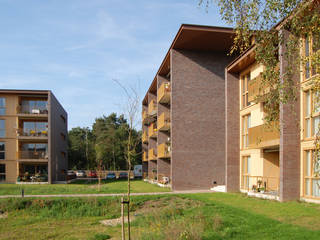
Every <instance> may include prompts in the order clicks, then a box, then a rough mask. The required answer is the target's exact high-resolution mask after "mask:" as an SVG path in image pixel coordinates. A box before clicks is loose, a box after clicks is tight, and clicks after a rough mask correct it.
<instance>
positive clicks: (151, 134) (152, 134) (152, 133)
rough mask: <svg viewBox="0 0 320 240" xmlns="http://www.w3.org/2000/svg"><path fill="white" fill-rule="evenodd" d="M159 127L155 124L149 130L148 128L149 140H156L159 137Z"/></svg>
mask: <svg viewBox="0 0 320 240" xmlns="http://www.w3.org/2000/svg"><path fill="white" fill-rule="evenodd" d="M157 131H158V129H157V126H156V124H154V123H151V124H150V126H149V128H148V135H149V138H156V137H157Z"/></svg>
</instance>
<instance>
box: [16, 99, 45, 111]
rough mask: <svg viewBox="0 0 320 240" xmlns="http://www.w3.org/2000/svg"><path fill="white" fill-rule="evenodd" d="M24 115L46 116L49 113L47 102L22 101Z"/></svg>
mask: <svg viewBox="0 0 320 240" xmlns="http://www.w3.org/2000/svg"><path fill="white" fill-rule="evenodd" d="M21 111H22V113H32V114H40V113H41V114H46V113H48V108H47V101H46V100H22V102H21Z"/></svg>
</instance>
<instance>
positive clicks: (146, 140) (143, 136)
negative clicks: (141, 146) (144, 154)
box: [142, 131, 148, 143]
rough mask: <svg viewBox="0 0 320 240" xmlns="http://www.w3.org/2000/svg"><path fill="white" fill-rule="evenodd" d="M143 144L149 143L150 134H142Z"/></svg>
mask: <svg viewBox="0 0 320 240" xmlns="http://www.w3.org/2000/svg"><path fill="white" fill-rule="evenodd" d="M142 142H143V143H147V142H148V134H147V131H144V132H143V134H142Z"/></svg>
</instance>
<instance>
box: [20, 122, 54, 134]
mask: <svg viewBox="0 0 320 240" xmlns="http://www.w3.org/2000/svg"><path fill="white" fill-rule="evenodd" d="M23 134H24V135H25V136H47V135H48V123H47V122H23Z"/></svg>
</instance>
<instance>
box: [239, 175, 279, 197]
mask: <svg viewBox="0 0 320 240" xmlns="http://www.w3.org/2000/svg"><path fill="white" fill-rule="evenodd" d="M279 186H280V178H279V177H271V176H250V175H248V174H243V175H241V190H244V191H246V192H248V194H249V196H256V197H262V196H259V195H264V198H269V199H277V197H278V195H279V190H280V189H279Z"/></svg>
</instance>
